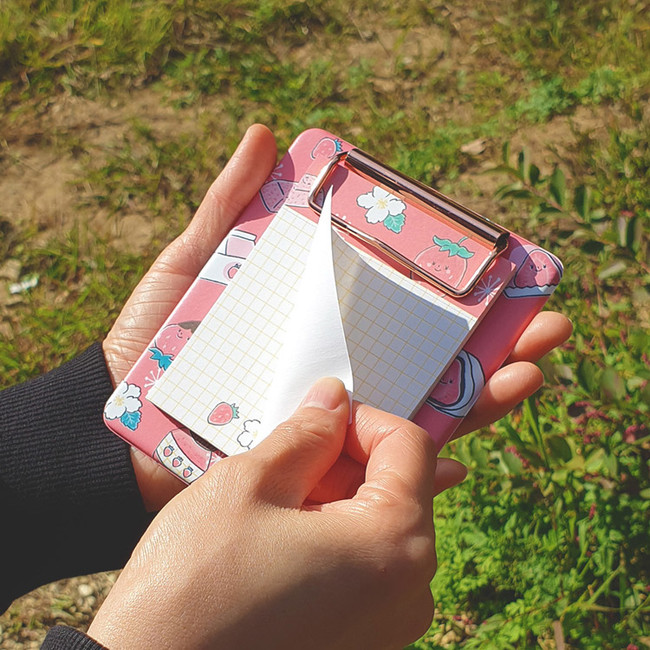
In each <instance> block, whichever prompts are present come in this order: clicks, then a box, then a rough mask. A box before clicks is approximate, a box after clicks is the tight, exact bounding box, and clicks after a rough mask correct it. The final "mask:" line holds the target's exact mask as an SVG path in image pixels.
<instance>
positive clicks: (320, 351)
mask: <svg viewBox="0 0 650 650" xmlns="http://www.w3.org/2000/svg"><path fill="white" fill-rule="evenodd" d="M333 236H336V235H335V233H334V232H333V231H332V190H331V188H330V190H329V192H328V193H327V196H326V197H325V201H324V202H323V207H322V210H321V215H320V219H319V221H318V226H317V227H316V232H315V234H314V239H313V241H312V246H311V251H310V254H309V258H308V260H307V266H306V268H305V272H304V274H303V277H302V280H301V281H300V288H299V291H298V295H297V296H296V302H295V306H294V308H293V312H292V313H291V316H290V317H289V325H288V327H287V330H286V334H285V340H284V343H283V346H282V349H281V351H280V353H279V355H278V359H277V363H276V366H275V372H274V380H273V383H272V384H271V389H270V390H269V393H268V396H267V399H266V405H265V408H264V414H263V416H262V421H261V425H260V435H261V436H262V437H266V436H267V435H268V434H269V433H270V432H271V431H273V429H275V427H276V426H277V425H278V424H280V423H281V422H284V421H285V420H286V419H288V418H289V417H290V416H291V414H292V413H293V412H294V411H295V410H296V408H297V407H298V405H299V404H300V402H301V401H302V398H303V397H304V396H305V395H306V394H307V391H308V390H309V388H310V387H311V386H312V385H313V384H314V383H315V382H316V381H317V380H318V379H320V378H321V377H336V378H338V379H340V380H341V381H342V382H343V384H344V386H345V388H346V389H347V391H348V394H349V395H350V398H351V397H352V393H353V378H352V365H351V362H350V356H349V354H348V346H347V343H346V342H345V332H344V330H343V322H342V320H341V312H340V309H339V299H338V294H337V290H336V276H335V272H334V261H333V259H332V237H333Z"/></svg>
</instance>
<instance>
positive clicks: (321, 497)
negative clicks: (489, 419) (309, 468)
mask: <svg viewBox="0 0 650 650" xmlns="http://www.w3.org/2000/svg"><path fill="white" fill-rule="evenodd" d="M365 474H366V467H365V464H361V463H358V462H357V461H356V460H352V458H350V457H349V456H345V455H342V456H340V457H339V458H338V459H337V461H336V462H335V463H334V465H333V466H332V467H331V469H330V470H329V471H328V472H327V474H325V476H324V477H323V478H322V480H321V481H320V482H319V483H318V485H317V486H316V487H315V488H314V489H313V490H312V492H311V494H310V495H309V501H310V503H312V504H324V503H332V502H334V501H343V500H345V499H352V498H353V497H354V495H355V494H356V493H357V490H358V489H359V488H360V487H361V485H363V482H364V479H365ZM466 476H467V468H466V467H465V465H463V464H462V463H460V462H458V461H457V460H452V459H451V458H439V459H438V462H437V464H436V473H435V477H434V496H438V495H439V494H441V493H442V492H444V491H445V490H449V489H450V488H452V487H455V486H456V485H458V484H459V483H462V482H463V481H464V480H465V478H466Z"/></svg>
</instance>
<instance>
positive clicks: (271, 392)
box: [148, 206, 476, 455]
mask: <svg viewBox="0 0 650 650" xmlns="http://www.w3.org/2000/svg"><path fill="white" fill-rule="evenodd" d="M325 208H326V206H324V210H323V211H324V212H325V211H326V210H325ZM327 229H328V230H329V231H330V233H331V236H330V237H329V238H327V237H321V238H320V239H321V243H320V246H321V248H322V247H327V246H329V247H331V249H330V251H329V253H328V252H327V251H323V250H322V249H321V250H320V251H319V252H317V253H316V255H320V256H321V257H320V258H319V259H325V260H327V259H328V255H329V259H331V260H332V262H333V271H334V272H333V274H330V275H333V277H332V278H331V279H329V280H328V281H326V282H325V284H323V277H325V276H327V274H326V273H325V274H322V275H323V277H321V276H319V274H318V273H316V274H315V275H314V273H313V269H312V271H310V272H307V267H308V260H309V258H310V253H311V255H312V257H313V255H314V252H313V250H312V249H313V246H312V244H313V242H314V237H315V233H316V231H317V226H316V224H315V223H313V222H312V221H310V220H308V219H306V218H305V217H303V216H302V215H300V214H298V213H297V212H295V211H294V210H292V209H290V208H287V207H283V208H281V209H280V211H279V212H278V214H277V215H276V217H275V218H274V219H273V221H272V222H271V224H270V225H269V226H268V228H267V229H266V231H265V232H264V234H263V235H262V237H261V238H260V240H259V241H258V243H257V244H256V246H255V248H254V249H253V251H252V252H251V253H250V254H249V256H248V258H247V259H246V260H245V262H244V263H243V264H242V266H241V268H240V269H239V271H238V272H237V274H236V275H235V276H234V278H233V279H232V280H231V281H230V283H229V284H228V286H227V287H226V289H225V290H224V292H223V294H222V295H221V296H220V298H219V299H218V300H217V302H216V303H215V304H214V305H213V307H212V309H211V310H210V312H209V313H208V315H207V316H206V317H205V318H204V320H203V321H202V322H201V325H200V326H199V327H198V328H197V330H196V332H195V333H194V334H193V336H192V337H191V339H190V340H189V341H188V343H187V344H186V345H185V347H184V348H183V350H182V351H181V352H180V353H179V354H178V356H177V357H176V358H175V359H174V362H173V363H172V365H171V366H170V367H169V369H168V370H167V371H166V372H165V374H164V375H163V377H162V378H161V379H159V380H158V381H157V382H156V384H155V385H154V387H153V388H152V389H151V390H150V391H149V393H148V399H149V400H151V401H152V402H153V403H154V404H155V405H156V406H158V407H159V408H161V409H162V410H163V411H165V412H166V413H168V414H169V415H170V416H172V417H173V418H174V419H176V420H178V421H179V422H181V423H182V424H183V425H185V426H186V427H188V428H189V429H191V430H192V431H193V432H194V433H195V434H197V435H199V436H201V437H202V438H204V439H205V440H207V441H208V442H210V443H211V444H213V445H214V446H215V447H217V448H218V449H220V450H221V451H223V452H224V453H225V454H227V455H233V454H237V453H240V452H243V451H246V450H247V449H250V448H252V447H253V446H255V445H256V444H257V443H259V442H260V441H261V440H262V439H263V437H264V436H265V435H266V434H267V433H268V432H269V431H270V429H271V428H272V426H274V425H275V423H276V422H277V420H278V417H281V418H282V419H284V418H285V417H288V416H289V415H290V413H291V412H293V409H294V408H295V406H297V403H298V402H299V401H300V398H301V397H300V396H297V395H296V394H292V395H291V396H290V397H289V396H287V395H285V394H283V393H282V390H278V387H280V388H281V387H282V386H290V387H292V389H293V391H294V393H295V389H296V386H300V385H301V382H300V381H298V382H296V381H293V380H292V377H287V373H292V372H293V373H298V374H301V373H303V370H304V368H303V366H306V365H310V367H311V370H310V371H309V372H307V373H306V375H305V376H307V377H309V378H310V381H311V377H313V375H314V372H315V373H316V374H317V375H318V364H317V363H316V364H314V363H313V362H314V360H316V361H317V360H318V359H320V358H322V351H323V350H327V348H328V346H335V347H336V352H335V353H334V354H332V357H333V358H334V359H335V363H334V366H335V367H336V368H343V370H341V373H342V374H345V369H344V367H343V366H344V364H342V362H341V359H342V358H343V355H346V356H347V357H348V358H349V365H350V367H351V370H352V374H353V377H354V392H353V396H354V399H357V400H359V401H361V402H365V403H368V404H371V405H372V406H376V407H378V408H381V409H384V410H386V411H389V412H392V413H395V414H396V415H399V416H402V417H406V418H408V417H411V416H412V415H413V414H414V413H415V412H416V411H417V410H418V408H419V407H420V405H421V404H422V403H423V401H424V400H425V399H426V397H427V396H428V395H429V393H430V392H431V389H432V388H433V386H434V385H435V383H436V382H437V380H438V379H439V378H440V376H441V375H442V373H443V372H444V370H445V369H446V367H447V366H448V365H449V364H450V363H451V361H452V360H453V359H454V358H455V356H456V355H457V354H458V352H459V351H460V350H461V348H462V346H463V344H464V343H465V341H466V340H467V338H468V337H469V335H470V333H471V331H472V329H473V328H474V325H475V323H476V317H475V316H472V315H470V314H468V313H467V312H465V311H464V310H463V309H462V308H461V307H460V306H456V305H454V304H451V303H450V302H449V301H447V300H445V299H444V298H442V297H440V296H438V295H437V294H434V293H433V292H431V291H428V290H427V289H425V288H424V287H422V286H421V285H420V284H418V283H417V282H414V281H413V280H411V279H410V278H407V277H405V276H403V275H402V274H401V273H399V272H397V271H396V270H394V269H392V268H390V267H388V266H387V265H385V264H383V263H381V262H379V261H378V260H376V259H374V258H372V257H370V256H368V255H366V254H364V253H361V252H360V251H359V250H358V249H356V248H354V247H352V246H351V245H350V244H348V243H346V242H345V241H344V240H343V239H342V238H341V237H340V236H339V235H338V234H337V233H336V231H335V230H332V229H331V227H330V226H329V225H328V226H327ZM327 277H329V276H327ZM305 283H307V284H305ZM312 284H313V286H312V287H311V290H310V286H311V285H312ZM305 295H307V296H311V298H312V299H311V302H310V304H309V306H308V307H307V308H304V305H303V308H302V309H301V308H300V305H296V303H297V301H298V300H299V296H303V299H304V297H305ZM332 296H334V299H332ZM319 297H322V300H319V299H318V298H319ZM337 307H338V313H335V312H336V309H337ZM315 310H319V311H315ZM301 313H302V314H303V317H304V315H305V314H308V315H309V318H307V320H306V321H304V322H305V325H304V326H296V324H295V323H296V321H295V318H296V314H301ZM292 319H293V320H292ZM309 321H311V323H312V324H311V325H310V324H309ZM337 321H338V322H340V323H342V325H343V331H344V334H345V340H344V341H341V337H340V335H339V334H340V333H337V332H336V331H334V329H335V328H333V327H321V328H318V331H316V329H317V328H316V327H315V325H314V323H316V324H318V323H319V322H323V323H336V322H337ZM292 323H293V324H292ZM328 332H329V334H328ZM342 345H343V346H346V347H347V350H342V349H341V346H342ZM291 348H293V349H294V351H295V352H296V353H295V354H293V355H292V354H291ZM288 349H289V352H287V350H288ZM339 353H340V354H339ZM287 359H289V362H287ZM322 367H323V373H322V375H320V376H325V375H327V376H329V375H330V374H332V372H331V371H330V372H328V364H327V363H325V362H324V363H323V365H322ZM330 367H332V366H331V364H330ZM278 373H280V374H278ZM341 373H335V374H337V376H338V375H339V374H341ZM303 374H305V373H303ZM341 379H342V380H343V381H344V382H346V387H348V389H351V384H352V382H351V381H349V382H347V381H346V379H345V377H342V376H341ZM306 390H307V388H304V391H302V393H303V395H304V393H306ZM279 402H280V403H281V406H280V408H278V403H279ZM278 413H279V414H280V415H278ZM267 414H269V415H267ZM265 419H266V422H264V420H265ZM265 424H266V426H265Z"/></svg>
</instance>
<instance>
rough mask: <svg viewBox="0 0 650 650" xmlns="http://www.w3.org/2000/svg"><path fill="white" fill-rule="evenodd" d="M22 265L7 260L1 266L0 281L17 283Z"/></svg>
mask: <svg viewBox="0 0 650 650" xmlns="http://www.w3.org/2000/svg"><path fill="white" fill-rule="evenodd" d="M21 268H22V266H21V264H20V262H19V261H18V260H7V261H6V262H5V263H4V264H2V266H0V280H8V281H9V282H16V281H17V280H18V278H19V277H20V271H21Z"/></svg>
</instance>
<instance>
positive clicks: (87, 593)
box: [77, 583, 93, 598]
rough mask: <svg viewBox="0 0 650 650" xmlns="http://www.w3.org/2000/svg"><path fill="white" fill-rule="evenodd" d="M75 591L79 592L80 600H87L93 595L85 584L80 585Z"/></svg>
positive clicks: (90, 588)
mask: <svg viewBox="0 0 650 650" xmlns="http://www.w3.org/2000/svg"><path fill="white" fill-rule="evenodd" d="M77 589H78V590H79V595H80V596H81V597H82V598H88V596H92V594H93V588H92V587H91V586H90V585H87V584H85V583H82V584H80V585H79V586H78V587H77Z"/></svg>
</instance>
